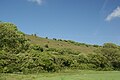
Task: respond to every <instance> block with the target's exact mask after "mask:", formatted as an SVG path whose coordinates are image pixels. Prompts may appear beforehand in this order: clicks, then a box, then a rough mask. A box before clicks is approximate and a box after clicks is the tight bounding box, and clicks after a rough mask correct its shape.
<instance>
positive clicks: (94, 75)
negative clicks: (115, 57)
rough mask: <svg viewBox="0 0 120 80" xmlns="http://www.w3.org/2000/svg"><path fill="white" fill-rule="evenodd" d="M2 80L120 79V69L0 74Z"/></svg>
mask: <svg viewBox="0 0 120 80" xmlns="http://www.w3.org/2000/svg"><path fill="white" fill-rule="evenodd" d="M0 80H120V71H76V70H75V71H67V72H60V73H39V74H27V75H25V74H0Z"/></svg>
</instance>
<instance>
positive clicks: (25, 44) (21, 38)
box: [0, 22, 120, 74]
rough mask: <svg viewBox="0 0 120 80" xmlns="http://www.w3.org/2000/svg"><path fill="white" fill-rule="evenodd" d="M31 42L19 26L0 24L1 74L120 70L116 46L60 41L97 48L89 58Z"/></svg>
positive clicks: (83, 54)
mask: <svg viewBox="0 0 120 80" xmlns="http://www.w3.org/2000/svg"><path fill="white" fill-rule="evenodd" d="M35 38H37V36H35ZM47 40H48V41H49V39H47ZM31 41H32V40H30V39H28V38H27V37H26V36H25V34H24V33H23V32H21V31H19V30H18V29H17V26H16V25H14V24H12V23H5V22H0V73H25V74H27V73H39V72H59V71H61V70H64V69H80V70H83V69H88V70H120V46H118V45H116V44H113V43H105V44H104V45H103V46H98V45H87V44H83V43H78V42H74V41H70V40H66V41H65V40H60V42H62V41H63V42H64V43H71V44H74V45H76V46H83V45H85V46H87V47H89V46H93V47H95V50H94V52H91V53H89V54H86V53H83V52H80V51H77V52H76V51H73V50H72V49H68V48H58V47H56V48H53V47H51V46H50V45H48V44H46V43H45V45H44V46H41V45H40V44H34V43H32V42H31ZM54 41H57V39H56V40H54ZM58 41H59V40H58ZM59 45H61V44H59Z"/></svg>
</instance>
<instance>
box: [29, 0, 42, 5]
mask: <svg viewBox="0 0 120 80" xmlns="http://www.w3.org/2000/svg"><path fill="white" fill-rule="evenodd" d="M28 1H29V2H34V3H37V4H38V5H41V4H42V3H43V0H28Z"/></svg>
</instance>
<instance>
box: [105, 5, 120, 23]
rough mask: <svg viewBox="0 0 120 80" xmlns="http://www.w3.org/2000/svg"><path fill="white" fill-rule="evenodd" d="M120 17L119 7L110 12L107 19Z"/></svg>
mask: <svg viewBox="0 0 120 80" xmlns="http://www.w3.org/2000/svg"><path fill="white" fill-rule="evenodd" d="M119 17H120V7H117V8H116V9H115V10H113V12H112V13H111V14H109V15H108V16H107V18H106V21H111V20H112V19H114V18H119Z"/></svg>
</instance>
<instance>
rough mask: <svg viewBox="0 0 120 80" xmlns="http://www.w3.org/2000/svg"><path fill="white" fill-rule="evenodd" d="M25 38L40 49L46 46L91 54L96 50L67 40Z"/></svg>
mask: <svg viewBox="0 0 120 80" xmlns="http://www.w3.org/2000/svg"><path fill="white" fill-rule="evenodd" d="M26 37H27V38H28V39H29V40H30V42H31V43H32V44H38V45H40V46H41V47H44V46H45V45H46V44H47V45H48V46H49V48H55V49H70V50H72V51H75V52H81V53H93V52H94V50H96V49H97V48H96V47H94V46H92V45H87V44H84V45H82V44H81V45H75V44H74V43H71V42H69V40H68V41H67V40H52V39H46V38H42V37H37V36H33V35H26Z"/></svg>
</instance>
